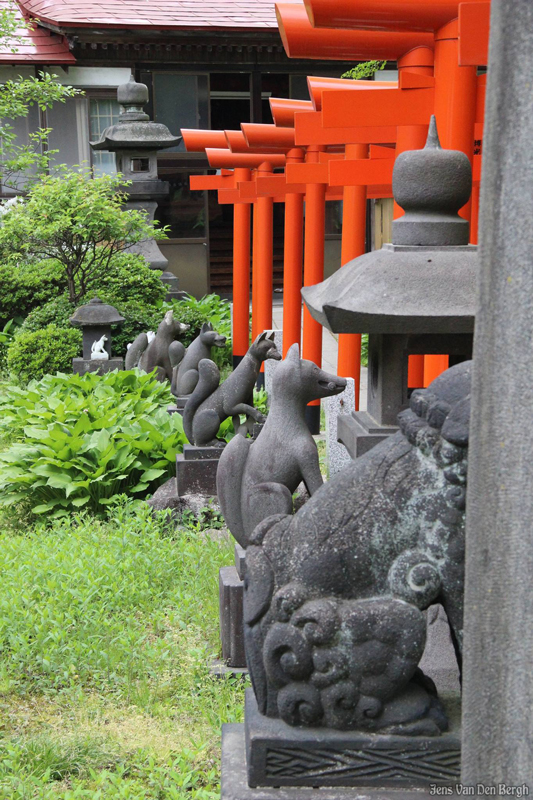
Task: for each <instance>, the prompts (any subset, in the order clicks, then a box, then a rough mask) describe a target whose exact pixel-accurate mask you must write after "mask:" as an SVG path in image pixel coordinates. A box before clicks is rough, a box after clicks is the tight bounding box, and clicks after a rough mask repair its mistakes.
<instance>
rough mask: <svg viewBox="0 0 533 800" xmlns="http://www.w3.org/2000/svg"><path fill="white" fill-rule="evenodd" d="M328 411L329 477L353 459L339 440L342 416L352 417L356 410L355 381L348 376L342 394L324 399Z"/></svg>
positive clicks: (327, 448) (327, 445)
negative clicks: (339, 426)
mask: <svg viewBox="0 0 533 800" xmlns="http://www.w3.org/2000/svg"><path fill="white" fill-rule="evenodd" d="M324 407H325V411H326V457H327V463H328V478H332V477H333V476H334V475H336V474H337V472H340V471H341V469H342V468H343V467H344V466H346V464H348V463H349V462H350V461H351V456H350V453H349V452H348V450H347V449H346V447H345V445H344V444H342V443H341V442H340V441H339V436H338V430H337V429H338V425H339V423H340V420H341V417H346V418H347V419H349V420H350V419H351V418H352V417H351V415H352V414H353V412H354V410H355V382H354V379H353V378H347V383H346V389H345V390H344V392H343V393H342V394H338V395H334V396H333V397H326V399H325V400H324Z"/></svg>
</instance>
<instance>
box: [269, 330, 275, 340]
mask: <svg viewBox="0 0 533 800" xmlns="http://www.w3.org/2000/svg"><path fill="white" fill-rule="evenodd" d="M275 336H276V332H275V331H272V333H271V334H270V336H269V337H268V338H269V339H270V341H271V342H273V341H274V339H275Z"/></svg>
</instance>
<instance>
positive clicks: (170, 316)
mask: <svg viewBox="0 0 533 800" xmlns="http://www.w3.org/2000/svg"><path fill="white" fill-rule="evenodd" d="M173 321H174V309H173V308H171V309H170V311H167V313H166V314H165V322H166V323H167V325H172V323H173Z"/></svg>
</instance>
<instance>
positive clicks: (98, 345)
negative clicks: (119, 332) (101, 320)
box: [91, 334, 109, 360]
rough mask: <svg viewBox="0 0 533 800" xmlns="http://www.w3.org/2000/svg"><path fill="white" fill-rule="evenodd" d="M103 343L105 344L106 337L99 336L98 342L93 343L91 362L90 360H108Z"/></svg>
mask: <svg viewBox="0 0 533 800" xmlns="http://www.w3.org/2000/svg"><path fill="white" fill-rule="evenodd" d="M105 342H107V336H106V335H105V334H104V336H101V337H100V339H98V341H96V342H93V344H92V347H91V360H92V359H95V360H97V359H102V360H106V359H108V358H109V353H108V352H107V350H106V349H105Z"/></svg>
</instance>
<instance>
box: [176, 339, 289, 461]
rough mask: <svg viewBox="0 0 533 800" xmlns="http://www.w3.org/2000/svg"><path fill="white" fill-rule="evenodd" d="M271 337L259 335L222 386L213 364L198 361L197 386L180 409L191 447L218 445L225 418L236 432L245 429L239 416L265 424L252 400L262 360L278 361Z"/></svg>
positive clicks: (278, 357) (219, 444)
mask: <svg viewBox="0 0 533 800" xmlns="http://www.w3.org/2000/svg"><path fill="white" fill-rule="evenodd" d="M273 337H274V334H272V335H271V337H267V334H266V333H261V334H260V335H259V336H258V337H257V339H256V340H255V342H253V343H252V345H251V347H250V349H249V350H248V352H247V353H246V355H245V356H244V357H243V359H242V361H241V362H240V364H239V365H238V366H237V367H236V368H235V369H234V370H233V372H231V373H230V374H229V376H228V377H227V378H226V380H225V381H223V383H220V372H219V370H218V367H217V365H216V364H215V363H214V362H213V361H210V360H209V359H207V358H204V359H202V361H200V363H199V364H198V374H199V378H198V383H197V385H196V388H195V389H194V391H193V393H192V394H191V396H190V397H189V399H188V400H187V403H186V405H185V408H184V410H183V429H184V431H185V435H186V436H187V438H188V440H189V442H191V444H195V445H197V446H221V445H222V442H220V441H219V440H217V439H216V435H217V433H218V429H219V428H220V425H221V423H222V422H223V421H224V420H225V419H227V418H228V417H232V418H233V427H234V428H235V432H236V433H239V432H241V433H244V432H245V430H246V428H244V429H241V423H240V415H241V414H245V415H246V417H247V418H251V419H253V420H255V421H256V422H263V421H264V417H263V415H262V414H261V413H260V412H259V411H258V410H257V409H256V408H254V407H253V405H251V399H252V397H253V390H254V386H255V383H256V381H257V378H258V376H259V372H260V370H261V364H262V363H263V361H265V360H266V359H267V358H273V359H275V360H276V361H280V360H281V354H280V353H279V352H278V350H277V348H276V345H275V343H274V341H273Z"/></svg>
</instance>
